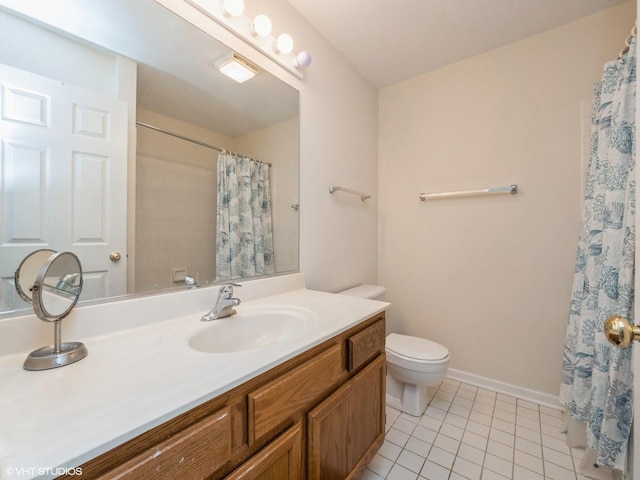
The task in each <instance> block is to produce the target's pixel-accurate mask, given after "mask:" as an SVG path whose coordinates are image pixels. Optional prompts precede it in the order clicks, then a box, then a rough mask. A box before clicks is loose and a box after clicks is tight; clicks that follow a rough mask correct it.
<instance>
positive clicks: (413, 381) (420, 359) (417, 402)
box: [339, 285, 449, 417]
mask: <svg viewBox="0 0 640 480" xmlns="http://www.w3.org/2000/svg"><path fill="white" fill-rule="evenodd" d="M385 291H386V289H385V288H384V287H382V286H379V285H359V286H357V287H354V288H350V289H349V290H344V291H342V292H339V293H340V294H343V295H352V296H357V297H361V298H370V299H375V298H378V297H380V296H382V295H383V294H384V293H385ZM385 350H386V353H387V398H386V400H387V405H389V406H391V407H395V408H397V409H399V410H401V411H403V412H406V413H408V414H409V415H413V416H416V417H417V416H420V415H422V414H423V413H424V411H425V409H426V408H427V404H428V403H429V397H428V392H427V388H428V387H431V386H435V385H438V384H439V383H440V382H442V380H444V378H445V376H446V375H447V369H448V367H449V351H448V350H447V348H446V347H444V346H442V345H440V344H438V343H436V342H432V341H431V340H427V339H425V338H420V337H414V336H410V335H400V334H397V333H390V334H389V335H387V338H386V344H385Z"/></svg>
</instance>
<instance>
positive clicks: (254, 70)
mask: <svg viewBox="0 0 640 480" xmlns="http://www.w3.org/2000/svg"><path fill="white" fill-rule="evenodd" d="M215 67H216V68H217V69H218V70H219V71H220V73H222V74H224V75H226V76H227V77H229V78H231V79H233V80H235V81H236V82H238V83H243V82H246V81H247V80H249V79H251V78H253V77H255V76H256V75H257V74H258V73H259V72H260V69H259V68H258V67H256V66H255V65H253V64H252V63H250V62H249V61H248V60H246V59H244V58H242V57H241V56H240V55H238V54H237V53H235V52H231V53H229V54H228V55H225V56H224V57H222V58H221V59H220V60H218V61H217V62H216V63H215Z"/></svg>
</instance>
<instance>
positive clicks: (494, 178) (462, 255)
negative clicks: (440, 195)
mask: <svg viewBox="0 0 640 480" xmlns="http://www.w3.org/2000/svg"><path fill="white" fill-rule="evenodd" d="M634 19H635V2H629V3H627V4H623V5H621V6H619V7H615V8H612V9H610V10H607V11H604V12H601V13H599V14H597V15H593V16H591V17H588V18H585V19H583V20H580V21H578V22H575V23H572V24H569V25H566V26H564V27H561V28H558V29H555V30H552V31H549V32H547V33H544V34H541V35H538V36H535V37H531V38H529V39H526V40H523V41H521V42H518V43H515V44H512V45H509V46H507V47H504V48H500V49H497V50H494V51H491V52H489V53H486V54H483V55H479V56H477V57H474V58H471V59H468V60H465V61H462V62H459V63H456V64H454V65H451V66H449V67H446V68H443V69H441V70H438V71H436V72H433V73H430V74H427V75H423V76H419V77H416V78H413V79H411V80H409V81H407V82H404V83H400V84H397V85H393V86H390V87H388V88H385V89H383V90H381V91H380V96H379V166H380V171H379V177H380V182H379V188H380V219H379V224H380V264H379V268H380V282H381V283H382V284H384V285H386V286H387V287H388V296H387V298H388V300H389V301H391V302H392V303H393V307H392V308H391V310H390V314H389V321H388V323H389V326H390V328H391V329H392V330H394V331H396V332H401V333H407V334H412V335H420V336H424V337H427V338H430V339H432V340H435V341H437V342H440V343H442V344H444V345H446V346H447V347H448V348H449V350H450V352H451V367H453V368H455V369H460V370H463V371H466V372H469V373H473V374H477V375H481V376H484V377H488V378H491V379H494V380H499V381H503V382H507V383H510V384H513V385H517V386H521V387H525V388H529V389H533V390H538V391H541V392H546V393H549V394H557V392H558V388H559V383H560V369H561V361H562V346H563V343H564V334H565V328H566V323H567V316H568V309H569V301H570V293H571V282H572V275H573V269H574V261H575V250H576V245H577V235H578V230H579V221H580V217H581V195H582V192H581V189H582V178H583V176H584V173H585V172H584V171H583V168H582V161H581V143H582V139H581V135H582V134H581V101H583V100H587V101H588V103H590V100H591V89H592V84H593V82H594V81H596V80H598V79H599V77H600V74H601V71H602V66H603V63H604V62H606V61H608V60H611V59H613V58H615V57H616V56H617V54H618V52H619V50H620V49H621V47H622V46H623V44H624V39H625V38H626V36H627V35H628V33H629V30H630V28H631V27H632V26H633V21H634ZM511 183H516V184H518V186H519V188H520V193H519V194H518V195H516V196H497V197H483V198H480V197H476V198H464V199H451V200H439V201H432V202H420V201H419V200H418V194H419V193H420V192H425V191H426V192H437V191H448V190H458V189H467V188H474V187H486V186H503V185H509V184H511Z"/></svg>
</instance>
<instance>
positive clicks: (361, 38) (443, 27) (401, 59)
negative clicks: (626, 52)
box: [289, 0, 628, 88]
mask: <svg viewBox="0 0 640 480" xmlns="http://www.w3.org/2000/svg"><path fill="white" fill-rule="evenodd" d="M626 1H628V0H347V1H345V0H322V1H318V0H289V3H290V4H291V5H293V6H294V7H295V8H296V9H297V10H298V11H299V12H300V13H301V14H302V15H303V16H304V17H306V18H307V20H309V22H310V23H311V24H312V25H313V26H314V27H315V28H316V29H317V30H318V31H319V32H320V33H321V34H322V35H323V36H324V37H325V38H326V39H327V40H328V41H329V42H330V43H331V44H332V45H333V46H334V47H335V48H336V49H337V50H338V51H340V52H341V53H342V54H343V55H344V56H345V58H346V59H347V60H348V61H349V62H350V63H351V64H352V65H353V66H354V67H355V68H356V69H357V70H358V71H359V72H360V73H361V74H362V75H363V76H364V77H365V78H366V79H367V80H368V81H369V82H370V83H371V84H372V85H374V86H375V87H377V88H382V87H385V86H388V85H392V84H394V83H398V82H402V81H404V80H407V79H409V78H411V77H414V76H416V75H420V74H423V73H427V72H430V71H432V70H435V69H438V68H440V67H443V66H445V65H449V64H451V63H454V62H457V61H459V60H462V59H465V58H469V57H472V56H474V55H478V54H480V53H483V52H487V51H490V50H493V49H495V48H498V47H501V46H504V45H508V44H510V43H513V42H516V41H518V40H521V39H524V38H527V37H530V36H532V35H536V34H538V33H541V32H544V31H546V30H550V29H552V28H556V27H559V26H561V25H564V24H567V23H570V22H573V21H575V20H577V19H579V18H582V17H586V16H588V15H591V14H593V13H596V12H598V11H600V10H604V9H606V8H610V7H613V6H615V5H618V4H621V3H625V2H626ZM623 40H624V39H622V40H621V41H623Z"/></svg>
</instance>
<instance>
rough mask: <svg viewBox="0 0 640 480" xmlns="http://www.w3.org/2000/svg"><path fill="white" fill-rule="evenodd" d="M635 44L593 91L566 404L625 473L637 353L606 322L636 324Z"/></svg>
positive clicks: (604, 459) (602, 457) (600, 458)
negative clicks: (612, 338) (612, 339)
mask: <svg viewBox="0 0 640 480" xmlns="http://www.w3.org/2000/svg"><path fill="white" fill-rule="evenodd" d="M635 52H636V42H635V40H633V42H632V44H631V48H630V49H629V51H628V53H627V54H625V55H624V56H622V58H621V59H619V60H616V61H613V62H609V63H607V64H606V65H605V69H604V74H603V77H602V80H601V81H600V82H598V83H597V84H596V85H595V86H594V105H593V118H592V139H591V161H590V164H589V173H588V177H587V187H586V192H585V204H584V213H583V218H582V229H581V233H580V238H579V241H578V253H577V258H576V269H575V273H574V280H573V292H572V300H571V310H570V314H569V325H568V327H567V338H566V342H565V348H564V357H563V367H562V383H561V388H560V401H561V402H562V403H563V404H564V405H566V406H567V409H568V412H569V414H570V416H571V418H573V419H574V420H576V421H578V422H581V423H584V424H586V430H587V432H586V438H587V445H588V447H589V448H591V449H593V450H594V451H595V454H596V455H595V457H596V461H597V463H598V465H601V466H606V467H610V468H614V469H616V470H620V471H625V468H626V453H627V448H628V439H629V432H630V429H631V420H632V405H633V371H632V349H631V348H618V347H614V346H612V345H610V344H609V342H608V341H607V339H606V337H605V335H604V332H603V324H604V322H605V320H606V319H607V318H608V317H609V316H610V315H613V314H619V315H622V316H624V317H626V318H628V319H629V320H630V321H633V294H634V291H633V277H634V251H635V207H636V205H635V195H636V190H635V187H636V182H635V102H636V100H635V95H636V94H635V91H636V60H635Z"/></svg>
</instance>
